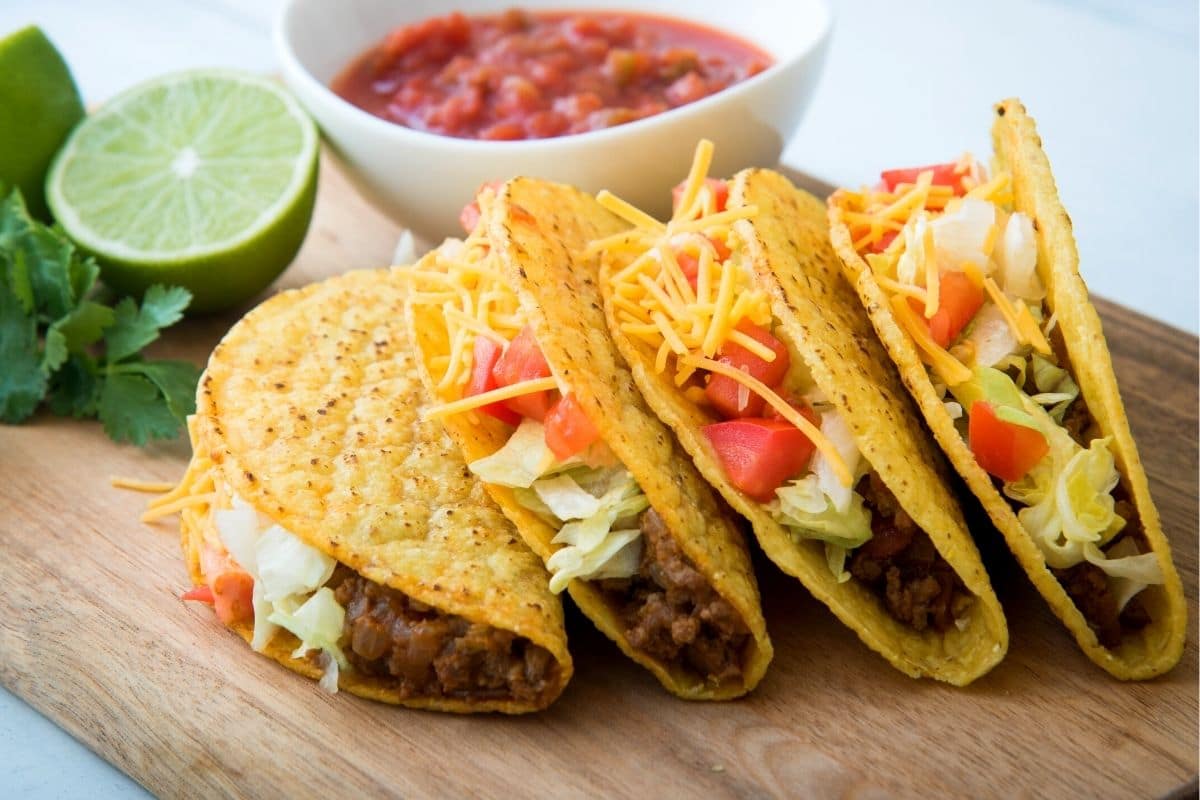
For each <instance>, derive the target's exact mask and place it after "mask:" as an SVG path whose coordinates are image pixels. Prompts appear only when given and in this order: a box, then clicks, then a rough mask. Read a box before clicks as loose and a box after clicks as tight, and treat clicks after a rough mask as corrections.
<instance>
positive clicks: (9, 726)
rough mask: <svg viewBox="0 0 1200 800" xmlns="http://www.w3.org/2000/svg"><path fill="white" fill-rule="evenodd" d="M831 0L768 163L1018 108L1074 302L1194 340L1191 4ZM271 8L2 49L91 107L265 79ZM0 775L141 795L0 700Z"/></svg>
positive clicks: (59, 20)
mask: <svg viewBox="0 0 1200 800" xmlns="http://www.w3.org/2000/svg"><path fill="white" fill-rule="evenodd" d="M401 1H402V0H397V2H401ZM737 1H738V2H747V0H737ZM331 2H336V0H331ZM833 2H834V5H835V7H836V10H837V17H838V19H837V26H836V30H835V35H834V41H833V46H832V49H831V52H830V57H829V60H828V62H827V64H826V70H825V76H824V79H823V82H822V85H821V87H820V88H819V89H818V91H817V94H816V97H815V100H814V102H813V105H812V107H811V108H810V110H809V112H808V116H807V118H806V120H805V122H804V123H803V125H802V127H801V129H800V131H799V133H798V135H797V136H796V138H795V139H794V140H793V141H792V142H791V143H790V144H789V146H788V148H787V150H786V151H785V153H784V159H783V160H784V162H785V163H787V164H788V165H790V166H792V167H795V168H797V169H800V170H803V171H804V172H807V173H809V174H811V175H813V176H815V177H818V178H821V179H824V180H827V181H829V182H830V183H835V184H848V185H858V184H860V183H864V182H869V181H871V179H872V176H873V175H874V174H875V173H877V172H878V171H879V170H880V169H882V168H886V167H892V166H912V165H916V164H925V163H930V162H936V161H942V160H947V159H948V158H949V157H951V156H956V155H958V154H959V153H961V152H962V151H963V150H968V149H969V150H972V151H973V152H975V153H977V154H986V153H987V152H988V151H989V149H990V148H989V140H988V131H989V125H990V120H991V104H992V103H993V102H995V101H996V100H999V99H1001V98H1004V97H1007V96H1012V95H1016V96H1019V97H1020V98H1021V99H1022V100H1023V101H1024V102H1025V104H1026V106H1027V107H1028V108H1029V110H1030V113H1032V114H1033V115H1034V117H1035V118H1036V119H1037V121H1038V127H1039V130H1040V132H1041V135H1042V139H1043V141H1044V143H1045V146H1046V150H1047V152H1048V153H1049V155H1050V158H1051V161H1052V162H1053V164H1054V168H1055V174H1056V177H1057V179H1058V184H1059V188H1060V191H1061V194H1062V196H1063V201H1064V203H1065V205H1066V207H1067V209H1068V210H1069V211H1070V213H1071V217H1072V219H1073V220H1074V223H1075V233H1076V236H1077V238H1078V240H1079V249H1080V253H1081V258H1082V269H1083V274H1084V277H1085V278H1086V279H1087V281H1088V283H1089V285H1090V286H1091V288H1092V291H1093V292H1095V293H1096V294H1098V295H1102V296H1104V297H1107V298H1110V299H1113V300H1116V301H1117V302H1120V303H1122V304H1124V305H1127V306H1130V307H1132V308H1135V309H1137V310H1139V311H1141V312H1143V313H1145V314H1148V315H1150V316H1152V317H1155V318H1157V319H1160V320H1163V321H1165V322H1168V323H1170V324H1171V325H1174V326H1176V327H1179V328H1182V329H1184V330H1187V331H1189V332H1192V333H1195V332H1196V331H1197V291H1198V289H1197V287H1198V278H1197V275H1198V268H1197V265H1198V259H1197V253H1198V252H1200V250H1198V247H1200V243H1198V242H1197V216H1198V214H1200V206H1198V202H1197V194H1198V192H1197V184H1198V179H1200V175H1198V166H1197V164H1198V151H1200V132H1198V121H1197V97H1198V85H1197V83H1198V68H1200V62H1198V59H1197V6H1196V4H1195V3H1194V2H1187V0H1157V2H1155V1H1153V0H1151V1H1148V2H1138V3H1126V2H1122V1H1121V0H1006V1H1005V2H993V3H982V2H965V1H963V2H951V0H942V1H941V2H937V1H935V0H913V1H912V2H906V3H895V2H888V1H887V0H833ZM514 3H516V0H514ZM570 5H571V3H570V2H569V0H564V2H563V6H564V7H570ZM685 5H686V4H683V3H681V7H684V6H685ZM278 6H279V0H109V1H108V2H93V1H92V0H0V35H2V34H3V33H5V32H7V31H10V30H13V29H16V28H18V27H21V26H23V25H25V24H28V23H37V24H39V25H41V26H42V28H43V29H44V30H45V31H46V32H47V33H48V34H49V35H50V37H51V38H52V39H53V40H54V42H55V43H56V44H57V45H58V47H59V49H60V50H61V51H62V52H63V54H64V55H65V56H66V58H67V60H68V62H69V63H70V64H71V67H72V69H73V71H74V73H75V78H76V81H77V82H78V83H79V85H80V88H81V90H82V92H83V94H84V97H85V99H86V101H87V102H88V103H99V102H102V101H103V100H104V99H105V98H107V97H109V96H111V95H112V94H114V93H115V92H117V91H119V90H121V89H123V88H125V87H127V86H129V85H131V84H133V83H136V82H137V81H139V80H141V79H144V78H148V77H151V76H154V75H158V74H161V73H164V72H169V71H172V70H176V69H181V68H184V67H193V66H235V67H243V68H246V69H253V70H260V71H270V70H273V69H274V68H275V65H274V57H273V55H272V52H271V47H270V38H269V37H270V27H271V21H272V19H273V17H274V15H275V11H276V10H277V8H278ZM451 7H452V5H451V4H449V3H448V4H447V8H451ZM381 35H382V32H381ZM214 657H219V655H217V654H214ZM134 666H135V665H131V667H134ZM0 776H3V778H0V782H2V783H0V786H2V791H0V794H4V795H6V796H11V797H26V798H31V797H76V796H88V797H135V796H139V795H143V794H144V793H143V792H142V790H141V789H140V788H139V787H138V786H137V785H136V784H135V783H133V782H132V781H130V780H128V779H126V778H125V777H124V776H122V775H121V774H120V773H119V772H117V771H116V770H114V769H112V768H111V767H109V766H108V765H107V764H105V763H104V762H103V761H101V760H100V759H98V758H96V757H95V756H94V755H92V754H91V753H90V752H89V751H87V750H86V749H85V748H84V747H83V746H82V745H79V744H77V743H76V742H74V741H73V740H72V739H71V738H70V737H68V736H67V735H66V734H65V733H63V732H62V731H60V730H59V729H57V728H56V727H54V726H53V725H52V724H51V723H49V722H47V721H46V720H45V719H43V718H42V717H40V716H39V715H38V714H37V713H36V712H34V711H33V710H32V709H30V708H29V707H28V706H26V705H24V704H23V703H22V702H21V701H20V700H18V699H16V698H15V697H13V696H12V695H10V694H8V693H7V692H4V691H3V690H0Z"/></svg>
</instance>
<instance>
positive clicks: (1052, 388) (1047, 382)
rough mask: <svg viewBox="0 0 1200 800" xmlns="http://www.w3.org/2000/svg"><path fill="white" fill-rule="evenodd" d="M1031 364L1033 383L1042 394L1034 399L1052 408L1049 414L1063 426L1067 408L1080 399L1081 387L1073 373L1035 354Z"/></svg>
mask: <svg viewBox="0 0 1200 800" xmlns="http://www.w3.org/2000/svg"><path fill="white" fill-rule="evenodd" d="M1030 364H1031V366H1032V367H1033V383H1034V385H1035V386H1037V390H1038V392H1040V394H1039V395H1037V396H1036V397H1034V398H1033V399H1034V400H1035V401H1036V402H1037V403H1038V404H1039V405H1043V406H1050V408H1049V409H1048V413H1049V414H1050V416H1051V418H1052V419H1053V420H1054V421H1055V422H1057V423H1059V424H1061V423H1062V421H1063V416H1064V415H1065V414H1066V413H1067V408H1068V407H1069V406H1070V405H1071V403H1072V402H1074V400H1075V398H1077V397H1079V386H1078V385H1077V384H1076V383H1075V380H1074V379H1073V378H1072V377H1071V373H1069V372H1067V371H1066V370H1065V369H1063V368H1062V367H1058V366H1055V365H1054V362H1052V361H1050V360H1049V359H1047V358H1044V357H1042V356H1040V355H1036V354H1035V355H1034V356H1033V358H1032V359H1031V360H1030Z"/></svg>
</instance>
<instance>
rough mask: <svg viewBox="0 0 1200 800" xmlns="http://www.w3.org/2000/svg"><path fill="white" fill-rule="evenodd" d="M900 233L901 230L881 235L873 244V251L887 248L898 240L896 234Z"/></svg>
mask: <svg viewBox="0 0 1200 800" xmlns="http://www.w3.org/2000/svg"><path fill="white" fill-rule="evenodd" d="M899 233H900V232H899V231H888V232H887V233H885V234H883V236H880V237H879V241H878V242H875V244H873V245H871V252H872V253H882V252H883V251H884V250H887V249H888V245H890V244H891V243H892V242H894V241H895V240H896V236H897V235H898V234H899Z"/></svg>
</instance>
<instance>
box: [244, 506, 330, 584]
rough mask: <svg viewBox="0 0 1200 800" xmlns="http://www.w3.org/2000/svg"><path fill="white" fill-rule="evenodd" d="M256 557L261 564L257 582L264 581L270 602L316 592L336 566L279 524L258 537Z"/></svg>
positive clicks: (255, 549)
mask: <svg viewBox="0 0 1200 800" xmlns="http://www.w3.org/2000/svg"><path fill="white" fill-rule="evenodd" d="M254 556H255V559H256V561H257V562H258V575H257V576H255V580H257V581H261V582H262V585H263V597H264V599H266V600H269V601H271V602H275V601H277V600H282V599H284V598H285V597H289V596H291V595H297V594H308V593H309V592H314V591H316V590H317V588H318V587H320V586H324V585H325V582H326V581H328V580H329V578H330V577H332V575H333V568H334V567H335V566H337V562H336V561H335V560H334V559H332V558H330V557H329V556H327V555H325V554H324V553H322V552H321V551H320V550H318V549H317V548H315V547H312V546H310V545H307V544H305V543H304V542H302V541H300V540H299V539H298V538H297V537H295V536H294V535H292V534H291V533H290V532H289V531H287V530H285V529H284V528H281V527H280V526H278V525H272V526H271V527H270V528H268V529H267V530H266V531H264V532H263V534H262V535H261V536H260V537H259V538H258V543H257V544H256V545H255V548H254Z"/></svg>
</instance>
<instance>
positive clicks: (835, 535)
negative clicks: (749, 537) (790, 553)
mask: <svg viewBox="0 0 1200 800" xmlns="http://www.w3.org/2000/svg"><path fill="white" fill-rule="evenodd" d="M775 497H776V499H775V500H773V501H772V502H771V504H770V506H769V507H770V509H771V512H772V515H773V516H774V517H775V519H776V520H777V521H778V522H780V524H782V525H784V526H786V527H787V528H789V529H790V530H791V532H792V533H793V534H795V535H796V536H797V537H799V538H802V539H819V540H821V541H823V542H828V543H830V544H834V545H837V546H839V547H843V548H845V549H847V550H853V549H854V548H855V547H858V546H860V545H862V544H865V543H866V542H867V540H868V539H870V538H871V513H870V512H869V511H867V508H866V506H865V505H864V504H863V498H862V495H860V494H859V493H858V492H854V491H852V492H850V499H849V502H848V503H847V504H846V507H845V508H843V509H841V510H839V509H838V508H837V507H836V506H835V505H834V503H833V500H832V499H831V498H830V497H829V495H827V494H826V493H825V492H823V491H822V490H821V488H820V484H819V482H818V480H817V477H816V476H815V475H806V476H804V477H803V478H800V479H798V480H794V481H791V482H790V483H787V484H785V485H783V486H780V487H779V488H778V489H776V490H775ZM834 574H835V575H836V574H837V573H836V572H835V573H834Z"/></svg>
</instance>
